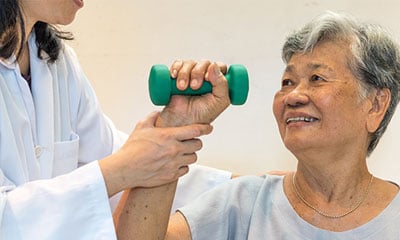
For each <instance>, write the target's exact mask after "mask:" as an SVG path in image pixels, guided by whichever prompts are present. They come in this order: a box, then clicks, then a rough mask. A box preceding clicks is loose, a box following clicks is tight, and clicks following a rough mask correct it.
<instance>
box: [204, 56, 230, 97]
mask: <svg viewBox="0 0 400 240" xmlns="http://www.w3.org/2000/svg"><path fill="white" fill-rule="evenodd" d="M208 73H209V74H208V80H209V81H210V83H211V85H212V89H213V90H212V93H213V95H214V96H216V97H217V98H224V97H227V98H228V99H229V88H228V81H227V80H226V78H225V76H224V75H223V74H222V72H221V69H220V67H219V66H218V64H217V63H212V64H211V65H210V66H209V71H208Z"/></svg>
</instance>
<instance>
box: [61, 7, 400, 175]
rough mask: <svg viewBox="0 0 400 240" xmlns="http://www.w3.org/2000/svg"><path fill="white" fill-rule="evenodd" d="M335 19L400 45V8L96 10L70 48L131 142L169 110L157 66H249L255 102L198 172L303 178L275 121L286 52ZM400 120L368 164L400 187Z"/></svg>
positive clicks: (240, 111) (208, 143) (236, 115)
mask: <svg viewBox="0 0 400 240" xmlns="http://www.w3.org/2000/svg"><path fill="white" fill-rule="evenodd" d="M325 10H332V11H344V12H347V13H351V14H353V15H355V16H356V17H358V18H361V19H363V20H368V21H372V22H375V23H378V24H381V25H383V26H385V27H387V28H388V29H389V30H391V31H392V32H393V34H394V36H395V38H397V39H399V36H400V24H399V20H400V16H399V15H400V11H399V10H400V1H397V0H379V1H378V0H377V1H374V0H336V1H332V0H230V1H228V0H202V1H192V0H189V1H188V0H169V1H164V0H146V1H137V0H116V1H105V0H96V1H95V0H87V1H86V2H85V7H84V9H82V10H81V11H80V12H79V13H78V15H77V17H76V19H75V22H74V23H73V24H71V25H69V26H67V27H66V29H67V30H70V31H72V32H73V33H74V35H75V40H74V41H72V42H70V43H69V44H70V45H72V46H73V47H74V49H75V51H76V52H77V54H78V56H79V58H80V61H81V65H82V67H83V69H84V71H85V73H86V75H87V77H88V78H89V80H90V82H91V83H92V84H93V87H94V89H95V91H96V92H97V95H98V98H99V101H100V103H101V105H102V107H103V110H104V112H105V113H106V114H107V115H108V116H109V117H110V118H111V119H112V120H113V121H114V123H115V124H116V125H117V127H118V128H119V129H121V130H122V131H125V132H127V133H130V132H131V131H132V130H133V128H134V126H135V125H136V123H137V122H138V121H139V120H141V119H143V118H144V117H145V116H146V115H147V114H149V113H150V112H151V111H154V110H160V107H156V106H154V105H153V104H152V103H151V101H150V99H149V95H148V82H147V81H148V74H149V70H150V67H151V66H152V65H153V64H165V65H168V66H169V65H170V64H171V63H172V62H173V61H174V60H175V59H195V60H201V59H210V60H212V61H223V62H225V63H226V64H228V65H230V64H243V65H245V66H246V67H247V69H248V72H249V77H250V91H249V98H248V100H247V102H246V104H245V105H243V106H231V107H230V108H229V109H228V110H227V111H225V112H224V113H223V114H222V115H221V116H220V117H219V118H218V119H217V120H216V121H215V122H214V124H213V125H214V132H213V134H212V135H210V136H207V137H204V138H203V140H204V148H203V150H201V151H200V152H199V160H198V162H199V163H201V164H203V165H207V166H212V167H217V168H222V169H227V170H230V171H233V172H236V173H242V174H260V173H263V172H266V171H270V170H293V169H295V166H296V161H295V159H294V157H293V156H292V155H291V153H290V152H288V151H287V150H286V149H285V147H284V146H283V144H282V142H281V139H280V136H279V133H278V129H277V126H276V123H275V119H274V117H273V114H272V99H273V95H274V93H275V92H276V91H277V90H278V89H279V87H280V78H281V73H282V71H283V67H284V65H283V63H282V61H281V57H280V51H281V46H282V43H283V42H284V40H285V37H286V35H287V34H288V33H290V32H291V31H293V30H295V29H297V28H298V27H301V26H302V25H303V24H304V23H306V22H307V21H309V20H310V19H312V18H313V17H315V16H316V15H318V14H320V13H322V12H323V11H325ZM399 133H400V123H399V113H398V112H397V113H396V115H395V116H394V118H393V120H392V122H391V124H390V126H389V128H388V130H387V132H386V134H385V135H384V137H383V138H382V140H381V142H380V144H379V145H378V147H377V149H376V150H375V152H374V153H373V154H372V156H371V157H370V158H369V159H368V162H369V166H370V168H371V171H372V172H373V173H374V174H375V175H378V176H380V177H383V178H386V179H390V180H394V181H397V182H400V163H399V157H398V154H399V150H398V148H397V147H398V146H399Z"/></svg>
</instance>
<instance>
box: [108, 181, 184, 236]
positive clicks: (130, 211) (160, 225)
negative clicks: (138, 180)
mask: <svg viewBox="0 0 400 240" xmlns="http://www.w3.org/2000/svg"><path fill="white" fill-rule="evenodd" d="M176 185H177V181H174V182H172V183H168V184H165V185H162V186H159V187H154V188H134V189H130V190H127V191H125V193H124V196H123V197H122V198H121V202H120V205H119V206H118V208H117V209H116V211H115V214H114V222H115V225H116V230H117V236H118V239H119V240H125V239H129V240H131V239H141V240H142V239H152V240H153V239H164V237H165V233H166V231H167V226H168V221H169V215H170V210H171V206H172V201H173V199H174V195H175V189H176Z"/></svg>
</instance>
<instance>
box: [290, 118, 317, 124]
mask: <svg viewBox="0 0 400 240" xmlns="http://www.w3.org/2000/svg"><path fill="white" fill-rule="evenodd" d="M317 120H318V118H313V117H292V118H288V119H287V120H286V124H289V123H295V122H315V121H317Z"/></svg>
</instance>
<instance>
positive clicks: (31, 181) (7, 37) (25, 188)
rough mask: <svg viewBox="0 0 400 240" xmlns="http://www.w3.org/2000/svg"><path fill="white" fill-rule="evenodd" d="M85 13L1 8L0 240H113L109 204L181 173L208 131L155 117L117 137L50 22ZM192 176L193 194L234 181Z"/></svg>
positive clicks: (76, 4)
mask: <svg viewBox="0 0 400 240" xmlns="http://www.w3.org/2000/svg"><path fill="white" fill-rule="evenodd" d="M81 7H83V1H82V0H51V1H45V0H43V1H42V0H37V1H25V0H7V1H1V3H0V19H1V22H0V239H7V240H14V239H41V240H43V239H68V240H70V239H74V240H76V239H85V240H87V239H116V235H115V229H114V223H113V218H112V209H111V207H110V202H109V198H110V197H112V196H114V195H116V194H117V193H118V192H121V191H123V190H124V189H129V188H134V187H153V186H158V185H161V184H165V183H168V182H171V181H174V180H176V179H177V178H178V177H180V176H182V175H184V174H185V173H187V172H188V167H187V166H188V165H189V164H191V163H194V162H195V161H196V151H198V150H199V149H200V148H201V141H200V140H198V137H200V136H201V135H204V134H208V133H210V131H211V127H210V126H209V125H208V124H203V125H200V124H198V125H188V126H185V127H165V128H157V127H155V126H156V122H157V118H158V114H157V113H153V114H150V115H149V116H148V117H147V118H146V119H145V120H143V121H142V122H140V123H138V125H137V126H136V128H135V130H134V131H133V132H132V134H131V135H130V136H129V137H127V136H125V135H124V134H121V133H120V132H118V131H117V130H116V129H115V127H114V126H113V124H112V123H111V121H109V120H108V119H107V118H106V117H105V116H104V114H103V113H102V111H101V109H100V106H99V103H98V102H97V99H96V96H95V94H94V92H93V89H92V88H91V86H90V84H89V82H88V80H87V79H86V77H85V75H84V73H83V72H82V69H81V67H80V66H79V63H78V60H77V58H76V55H75V53H74V52H73V50H72V49H71V48H70V47H68V46H67V45H65V44H64V42H63V41H64V40H66V39H70V38H71V36H70V35H69V34H67V33H63V32H60V31H58V30H56V29H55V28H54V27H53V26H52V25H51V24H60V25H65V24H69V23H71V21H73V19H74V17H75V14H76V12H77V11H78V10H79V9H80V8H81ZM226 106H227V105H226ZM226 106H224V107H226ZM223 109H224V108H221V109H217V110H216V113H217V114H219V113H220V112H222V111H223ZM112 153H114V154H112ZM196 169H200V170H197V171H196V170H195V171H193V174H196V177H198V176H201V177H204V178H208V179H209V180H208V181H204V182H207V184H204V182H202V181H198V183H200V185H201V184H203V185H202V186H199V187H198V188H197V190H198V191H199V192H201V191H204V190H206V189H208V188H210V187H212V186H214V185H216V184H218V183H219V182H222V181H225V180H227V179H229V178H230V173H228V172H225V171H219V170H213V169H203V168H201V167H196ZM191 172H192V171H191ZM210 176H212V177H210ZM210 179H213V180H210ZM181 185H184V183H183V182H182V183H181ZM180 189H182V188H180ZM191 189H196V187H194V186H193V185H191ZM178 192H181V193H182V192H185V191H182V190H179V189H178ZM186 197H187V196H186ZM191 197H192V196H191V195H190V196H189V198H191ZM117 200H118V199H117ZM177 200H178V201H179V196H178V197H177ZM178 204H180V205H181V204H184V203H183V202H179V203H178Z"/></svg>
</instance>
